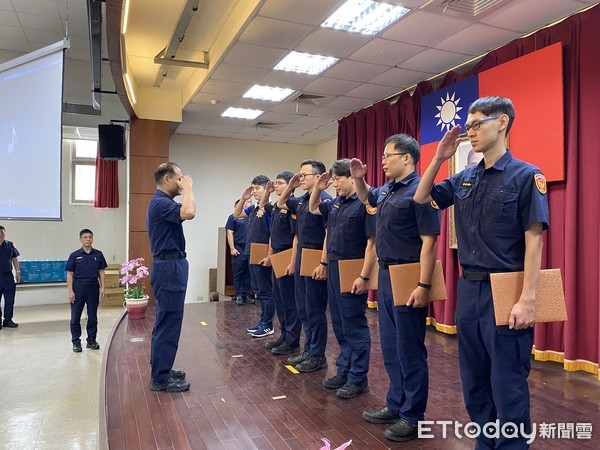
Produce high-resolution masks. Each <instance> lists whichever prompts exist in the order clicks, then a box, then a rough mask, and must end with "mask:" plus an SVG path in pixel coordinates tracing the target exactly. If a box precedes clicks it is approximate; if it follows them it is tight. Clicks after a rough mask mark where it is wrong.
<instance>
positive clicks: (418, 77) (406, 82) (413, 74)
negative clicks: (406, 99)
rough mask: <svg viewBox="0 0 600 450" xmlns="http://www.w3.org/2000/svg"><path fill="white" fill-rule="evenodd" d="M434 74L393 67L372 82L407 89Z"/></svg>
mask: <svg viewBox="0 0 600 450" xmlns="http://www.w3.org/2000/svg"><path fill="white" fill-rule="evenodd" d="M431 75H432V74H431V73H426V72H417V71H414V70H406V69H399V68H397V67H393V68H391V69H389V70H388V71H387V72H385V73H382V74H381V75H379V76H376V77H375V78H373V79H372V80H371V81H370V82H371V83H373V84H382V85H385V86H394V87H397V88H405V87H408V86H412V85H413V84H415V83H418V82H419V81H422V80H424V79H426V78H429V77H430V76H431Z"/></svg>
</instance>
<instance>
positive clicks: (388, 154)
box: [381, 153, 408, 161]
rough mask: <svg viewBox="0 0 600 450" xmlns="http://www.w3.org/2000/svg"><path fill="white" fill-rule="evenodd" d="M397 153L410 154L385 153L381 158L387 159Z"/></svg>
mask: <svg viewBox="0 0 600 450" xmlns="http://www.w3.org/2000/svg"><path fill="white" fill-rule="evenodd" d="M396 155H408V153H384V154H383V155H381V160H382V161H385V160H386V159H388V158H389V157H390V156H396Z"/></svg>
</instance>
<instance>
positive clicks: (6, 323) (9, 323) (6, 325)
mask: <svg viewBox="0 0 600 450" xmlns="http://www.w3.org/2000/svg"><path fill="white" fill-rule="evenodd" d="M2 326H3V327H4V328H17V327H18V326H19V324H18V323H14V322H13V321H12V320H6V319H5V320H4V322H2Z"/></svg>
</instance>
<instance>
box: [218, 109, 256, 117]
mask: <svg viewBox="0 0 600 450" xmlns="http://www.w3.org/2000/svg"><path fill="white" fill-rule="evenodd" d="M262 113H264V111H261V110H260V109H246V108H227V110H226V111H225V112H224V113H223V114H221V117H235V118H236V119H256V118H257V117H258V116H260V115H261V114H262Z"/></svg>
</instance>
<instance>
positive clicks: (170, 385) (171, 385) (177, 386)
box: [150, 377, 190, 392]
mask: <svg viewBox="0 0 600 450" xmlns="http://www.w3.org/2000/svg"><path fill="white" fill-rule="evenodd" d="M189 388H190V383H189V381H185V380H178V379H176V378H173V377H171V378H169V379H168V380H167V381H166V382H164V383H157V382H155V381H154V380H151V381H150V390H151V391H165V392H183V391H187V390H188V389H189Z"/></svg>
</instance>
